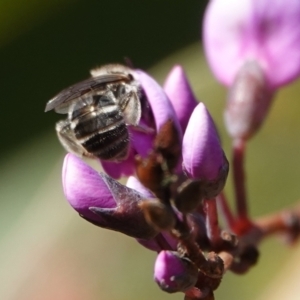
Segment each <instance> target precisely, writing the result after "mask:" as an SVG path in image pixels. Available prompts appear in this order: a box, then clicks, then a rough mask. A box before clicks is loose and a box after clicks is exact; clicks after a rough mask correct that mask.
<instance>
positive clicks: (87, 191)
mask: <svg viewBox="0 0 300 300" xmlns="http://www.w3.org/2000/svg"><path fill="white" fill-rule="evenodd" d="M62 180H63V189H64V194H65V196H66V198H67V200H68V202H69V203H70V205H71V206H72V207H73V208H74V209H75V210H76V211H78V212H79V214H81V215H83V216H85V217H86V218H89V219H91V220H95V221H97V220H98V217H97V216H96V215H95V214H94V213H92V212H91V211H90V210H89V207H93V206H95V207H97V206H98V207H103V208H113V207H115V206H116V201H115V200H114V198H113V196H112V194H111V191H110V189H109V188H108V186H107V184H106V182H105V181H104V180H103V178H102V177H101V176H100V175H99V173H97V172H96V171H95V170H94V169H93V168H91V167H90V166H89V165H87V164H86V163H85V162H84V161H83V160H81V159H80V158H79V157H77V156H75V155H74V154H70V153H69V154H67V155H66V156H65V160H64V164H63V171H62Z"/></svg>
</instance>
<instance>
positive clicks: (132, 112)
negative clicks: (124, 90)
mask: <svg viewBox="0 0 300 300" xmlns="http://www.w3.org/2000/svg"><path fill="white" fill-rule="evenodd" d="M120 107H121V110H122V111H123V114H124V119H125V122H126V123H127V124H129V125H133V126H137V125H138V123H139V122H140V119H141V115H142V108H141V102H140V99H139V97H138V95H137V94H136V93H135V92H130V93H128V94H127V95H126V96H125V97H123V98H122V99H120Z"/></svg>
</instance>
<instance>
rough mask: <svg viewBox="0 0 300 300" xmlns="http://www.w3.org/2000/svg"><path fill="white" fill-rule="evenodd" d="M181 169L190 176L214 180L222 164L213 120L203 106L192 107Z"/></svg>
mask: <svg viewBox="0 0 300 300" xmlns="http://www.w3.org/2000/svg"><path fill="white" fill-rule="evenodd" d="M182 155H183V163H182V165H183V170H184V171H185V172H186V173H187V175H188V176H189V177H191V178H197V179H205V180H215V179H216V178H217V177H218V175H219V170H220V168H221V167H222V165H223V150H222V148H221V145H220V140H219V137H218V134H217V131H216V128H215V125H214V122H213V120H212V118H211V116H210V114H209V112H208V110H207V109H206V107H205V106H204V104H203V103H199V104H198V105H197V107H196V108H195V109H194V111H193V113H192V116H191V118H190V121H189V123H188V126H187V129H186V132H185V134H184V137H183V145H182Z"/></svg>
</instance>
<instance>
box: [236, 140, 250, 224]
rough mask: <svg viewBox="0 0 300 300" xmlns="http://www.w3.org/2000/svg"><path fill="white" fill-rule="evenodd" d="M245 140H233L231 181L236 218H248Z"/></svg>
mask: <svg viewBox="0 0 300 300" xmlns="http://www.w3.org/2000/svg"><path fill="white" fill-rule="evenodd" d="M244 157H245V141H244V140H242V139H236V140H234V141H233V160H232V165H233V181H234V191H235V202H236V209H237V214H238V219H239V220H240V221H241V220H248V203H247V196H246V182H245V172H244Z"/></svg>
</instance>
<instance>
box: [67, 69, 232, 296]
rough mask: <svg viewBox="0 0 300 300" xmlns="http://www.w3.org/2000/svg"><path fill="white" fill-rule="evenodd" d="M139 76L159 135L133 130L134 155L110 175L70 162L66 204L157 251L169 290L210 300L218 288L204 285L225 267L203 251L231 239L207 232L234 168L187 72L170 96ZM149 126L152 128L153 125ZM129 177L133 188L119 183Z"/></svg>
mask: <svg viewBox="0 0 300 300" xmlns="http://www.w3.org/2000/svg"><path fill="white" fill-rule="evenodd" d="M133 74H134V76H135V77H136V78H135V79H136V80H137V81H138V82H139V83H140V84H141V87H142V90H143V93H144V94H145V99H146V101H147V104H148V105H146V107H148V109H149V107H150V116H153V122H152V124H154V126H153V127H152V128H151V129H153V130H154V132H155V134H153V131H152V130H151V131H149V130H148V131H145V132H137V133H136V132H135V128H132V129H131V139H130V147H131V150H130V153H132V154H133V155H130V156H129V157H128V158H127V159H126V160H124V161H122V162H106V161H102V164H103V166H104V169H105V171H106V173H107V174H105V173H97V172H96V171H95V170H94V169H92V168H91V167H90V166H89V165H87V164H86V163H85V162H84V161H83V160H82V159H81V158H79V157H77V156H75V155H74V154H67V155H66V158H65V162H64V166H63V187H64V193H65V196H66V198H67V200H68V201H69V203H70V204H71V205H72V207H73V208H74V209H75V210H76V211H78V213H79V214H80V216H81V217H83V218H84V219H86V220H87V221H89V222H91V223H93V224H95V225H97V226H100V227H103V228H108V229H112V230H116V231H119V232H122V233H124V234H126V235H129V236H131V237H134V238H136V239H137V240H138V242H139V243H140V244H142V245H144V246H145V247H147V248H149V249H151V250H154V251H157V252H158V253H159V255H158V257H157V261H156V263H155V280H156V282H157V283H158V284H159V286H160V287H161V288H162V289H163V290H165V291H168V292H178V291H182V292H187V291H189V292H191V290H193V289H197V291H198V294H201V295H204V294H205V295H206V294H209V293H211V292H212V288H210V287H209V286H208V287H207V286H205V287H204V286H203V284H202V282H200V283H197V281H198V279H199V278H200V277H201V276H212V275H215V274H214V272H215V269H218V268H223V263H222V262H221V261H219V263H218V264H217V266H214V267H211V266H210V262H209V260H208V259H207V258H205V256H204V253H203V252H202V250H204V249H205V250H209V251H213V250H215V249H216V247H217V246H219V244H222V241H223V239H222V238H221V235H220V232H219V231H217V232H210V231H209V230H208V231H207V230H206V226H209V224H211V223H212V222H214V221H215V220H214V218H215V217H216V216H215V214H216V212H215V211H213V212H211V213H207V212H206V209H208V210H209V209H211V207H215V197H216V196H217V195H218V194H219V193H220V192H221V191H222V189H223V187H224V184H225V181H226V178H227V174H228V161H227V159H226V157H225V155H224V152H223V150H222V148H221V144H220V140H219V137H218V134H217V131H216V127H215V125H214V122H213V120H212V118H211V116H210V114H209V112H208V110H207V109H206V108H205V105H204V104H203V103H198V102H197V101H196V100H195V97H194V95H193V93H192V90H191V88H190V85H189V83H188V80H187V78H186V75H185V73H184V71H183V69H182V67H181V66H175V67H174V68H173V69H172V70H171V72H170V74H169V75H168V78H167V80H166V83H165V86H164V89H162V88H161V87H160V86H159V85H158V84H157V83H156V82H155V81H154V79H152V78H151V77H150V76H149V75H147V74H146V73H145V72H143V71H140V70H136V71H133ZM148 113H149V111H148ZM141 124H146V125H147V126H148V127H149V126H151V122H148V123H146V117H142V118H141ZM144 140H145V143H143V141H144ZM147 147H148V148H147ZM122 174H126V175H130V176H129V178H128V181H127V184H126V185H122V184H121V183H119V182H118V181H117V180H116V179H114V178H113V177H119V176H120V175H122ZM204 203H205V207H204ZM214 264H215V263H214ZM208 266H210V267H208ZM209 268H211V270H210V271H209V272H208V271H207V270H206V269H209ZM198 270H201V272H202V273H201V276H200V275H199V274H200V273H199V271H198ZM205 270H206V271H205ZM217 272H219V270H218V271H217ZM210 273H212V274H210ZM203 274H204V275H203ZM221 275H222V274H219V273H218V274H217V276H218V277H219V278H221ZM206 281H208V280H206ZM203 282H204V281H203ZM195 286H197V287H195Z"/></svg>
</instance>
